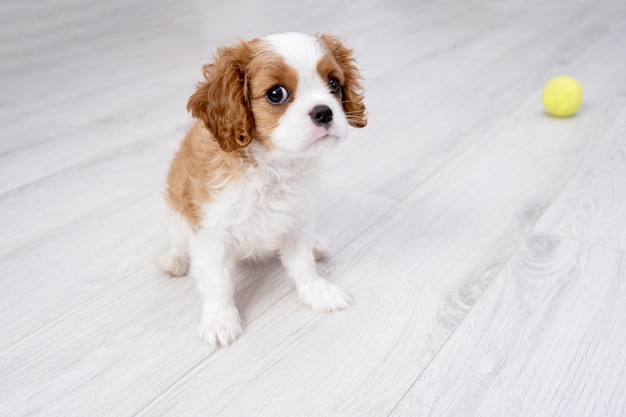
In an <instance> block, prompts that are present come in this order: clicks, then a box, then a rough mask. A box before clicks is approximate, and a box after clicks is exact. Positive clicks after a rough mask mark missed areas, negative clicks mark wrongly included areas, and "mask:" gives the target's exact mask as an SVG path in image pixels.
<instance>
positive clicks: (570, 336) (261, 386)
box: [0, 0, 626, 417]
mask: <svg viewBox="0 0 626 417" xmlns="http://www.w3.org/2000/svg"><path fill="white" fill-rule="evenodd" d="M261 3H266V4H261ZM285 30H297V31H303V32H309V33H315V32H318V31H321V32H330V33H333V34H337V35H341V36H343V37H345V38H346V39H347V40H348V42H349V44H350V45H351V46H352V47H354V49H355V51H356V54H357V56H358V61H359V64H360V66H361V68H362V70H363V74H364V76H365V77H366V104H367V105H368V107H369V114H370V124H369V126H368V128H367V129H364V130H362V131H358V132H353V134H352V136H351V139H350V141H349V143H347V144H346V145H345V146H344V147H343V148H341V149H340V150H339V151H338V152H336V153H334V154H332V155H330V156H329V157H328V158H327V159H326V163H325V170H324V174H323V182H322V186H321V187H320V190H319V192H318V195H319V198H318V200H319V229H320V232H321V233H322V234H324V235H326V236H327V237H328V238H330V239H331V241H332V243H333V255H332V258H331V259H330V260H328V261H327V262H325V263H323V264H321V265H319V269H320V271H321V273H322V274H323V275H325V276H326V277H328V279H329V280H331V281H333V282H335V283H338V284H339V285H341V286H343V287H345V288H346V289H348V290H349V291H350V292H351V293H352V294H353V296H354V298H355V300H356V304H355V306H354V308H352V309H351V310H350V311H348V312H344V313H340V314H336V315H330V316H325V315H319V314H315V313H313V312H311V311H309V310H308V309H307V308H305V307H303V306H302V305H301V304H300V303H299V302H298V299H297V296H296V294H295V292H294V289H293V288H292V286H291V285H290V283H289V281H288V280H287V279H286V277H285V274H284V272H283V271H282V269H281V268H280V267H279V265H278V264H277V262H275V261H270V262H268V263H266V264H262V265H255V264H244V265H242V266H241V268H240V270H239V272H238V274H237V276H236V286H237V298H236V301H237V304H238V306H239V309H240V311H241V312H242V315H243V318H244V320H245V325H246V330H245V334H244V335H243V337H242V338H241V339H239V340H238V341H237V342H236V343H235V344H234V345H232V346H231V347H229V348H227V349H221V350H218V351H211V350H210V349H209V347H208V346H206V345H204V344H202V343H201V342H200V341H199V340H198V339H197V338H196V335H195V330H196V326H197V320H198V319H199V303H198V301H199V297H198V295H197V294H196V292H195V289H194V283H193V281H192V280H190V279H168V278H166V277H165V276H163V275H161V274H160V273H159V272H157V270H156V268H155V267H154V264H153V261H154V259H155V257H156V256H157V255H158V254H160V253H161V252H162V251H163V250H164V249H165V248H166V242H165V239H164V237H163V235H162V227H161V217H162V214H163V211H164V210H163V203H162V199H161V192H162V190H163V183H164V176H165V173H166V169H167V164H168V161H169V159H170V158H171V156H172V153H173V152H174V150H175V149H176V147H177V144H178V142H179V140H180V139H181V137H182V134H183V132H184V130H185V128H186V126H187V125H188V124H189V119H188V115H187V114H186V112H185V104H186V99H187V97H188V96H189V94H190V93H191V91H192V89H193V86H194V83H195V81H197V80H198V79H199V76H200V70H199V68H200V66H201V64H202V63H204V62H206V60H207V57H208V56H209V55H210V54H211V52H212V50H213V49H214V48H215V47H216V46H217V45H220V44H222V43H225V42H229V41H232V40H234V39H235V38H236V37H237V36H242V37H245V38H248V37H254V36H260V35H264V34H267V33H271V32H278V31H285ZM560 74H569V75H572V76H575V77H577V78H578V79H579V80H580V81H581V82H582V84H583V86H584V87H585V103H584V106H583V108H582V109H581V111H580V113H579V114H578V115H577V116H576V117H574V118H571V119H566V120H557V119H552V118H549V117H547V116H545V115H544V113H543V112H542V108H541V104H540V99H539V98H540V93H541V89H542V87H543V85H544V84H545V82H547V81H548V80H549V79H550V78H551V77H552V76H555V75H560ZM0 92H1V95H0V232H1V239H0V271H1V273H0V325H1V330H0V415H2V416H23V415H29V416H30V415H40V416H100V415H107V416H131V415H143V416H162V415H168V416H213V415H219V416H233V417H242V416H274V417H275V416H296V417H298V416H324V417H326V416H394V417H397V416H454V417H458V416H480V417H483V416H567V417H575V416H585V417H589V416H610V417H618V416H625V415H626V3H624V2H623V1H622V0H614V1H611V0H607V1H604V0H592V1H582V0H576V1H565V0H556V1H538V0H529V1H526V0H483V1H440V2H425V1H410V0H406V1H401V0H392V1H385V2H382V1H380V2H376V1H371V0H342V1H330V0H315V1H308V2H306V3H301V2H289V1H269V0H267V1H263V2H253V1H248V2H242V1H233V2H228V1H223V2H222V1H211V0H184V1H178V2H175V1H158V2H149V1H131V2H125V1H116V2H106V1H103V2H91V1H87V0H56V1H50V2H35V1H34V0H29V1H19V2H18V1H14V2H8V1H6V2H2V3H1V4H0Z"/></svg>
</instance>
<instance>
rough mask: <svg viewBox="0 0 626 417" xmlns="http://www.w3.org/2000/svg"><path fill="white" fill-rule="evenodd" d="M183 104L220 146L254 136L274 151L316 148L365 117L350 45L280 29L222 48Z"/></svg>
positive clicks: (302, 152) (232, 146) (303, 152)
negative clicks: (277, 31) (187, 100)
mask: <svg viewBox="0 0 626 417" xmlns="http://www.w3.org/2000/svg"><path fill="white" fill-rule="evenodd" d="M204 75H205V81H204V82H202V83H200V84H199V85H198V89H197V90H196V92H195V93H194V94H193V95H192V96H191V97H190V98H189V102H188V109H189V110H190V111H191V113H192V115H193V116H194V117H196V118H199V119H201V120H203V121H204V122H205V124H206V126H207V128H208V129H209V130H210V131H211V133H212V135H213V137H214V138H215V139H216V140H217V141H218V143H219V144H220V147H221V148H222V149H223V150H225V151H235V150H239V149H242V148H244V147H246V146H248V145H249V144H250V143H251V142H252V141H253V140H256V141H257V142H258V143H259V144H261V145H262V146H264V147H265V148H266V149H267V150H269V151H271V152H273V153H274V154H276V155H279V156H285V157H296V156H311V155H318V154H320V153H321V152H323V151H325V150H328V149H330V148H331V147H332V146H333V145H335V144H336V143H337V142H338V141H340V140H341V139H343V138H344V137H345V136H346V134H347V130H348V126H349V125H351V126H354V127H364V126H365V125H366V123H367V119H366V115H365V106H364V104H363V94H362V89H361V83H360V80H361V78H360V75H359V72H358V70H357V68H356V65H355V63H354V59H353V58H352V52H351V51H350V50H349V49H347V48H346V47H345V46H343V45H342V43H341V42H340V41H339V40H338V39H337V38H334V37H330V36H325V35H322V36H319V37H313V36H308V35H303V34H299V33H282V34H276V35H270V36H268V37H265V38H261V39H255V40H253V41H250V42H243V41H242V42H240V43H239V44H237V45H235V46H230V47H226V48H221V49H219V50H218V52H217V53H216V55H215V58H214V62H213V63H212V64H208V65H205V66H204Z"/></svg>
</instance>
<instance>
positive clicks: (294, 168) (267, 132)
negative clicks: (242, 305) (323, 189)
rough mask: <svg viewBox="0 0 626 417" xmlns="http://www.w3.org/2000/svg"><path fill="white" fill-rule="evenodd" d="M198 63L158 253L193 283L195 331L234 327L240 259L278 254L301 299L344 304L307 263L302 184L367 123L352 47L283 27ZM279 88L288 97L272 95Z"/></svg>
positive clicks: (310, 253)
mask: <svg viewBox="0 0 626 417" xmlns="http://www.w3.org/2000/svg"><path fill="white" fill-rule="evenodd" d="M203 72H204V80H203V81H202V82H200V83H199V84H198V87H197V90H196V92H195V93H194V94H193V95H192V96H191V97H190V98H189V101H188V104H187V107H188V109H189V111H190V112H191V114H192V116H193V117H194V118H195V119H197V120H196V122H195V123H194V125H193V126H192V128H191V129H190V130H189V132H188V133H187V135H186V137H185V139H184V140H183V142H182V144H181V146H180V149H179V151H178V152H177V154H176V156H175V158H174V160H173V162H172V164H171V167H170V171H169V176H168V186H167V192H166V200H167V204H168V208H169V215H168V220H167V233H168V236H169V239H170V244H171V248H170V250H169V251H168V252H167V253H166V254H164V255H162V256H161V257H160V258H159V260H158V266H159V268H160V269H161V270H163V271H164V272H166V273H168V274H170V275H173V276H183V275H185V274H187V272H188V270H189V272H190V274H191V275H192V276H194V277H195V279H196V280H197V283H198V288H199V290H200V293H201V295H202V300H203V308H202V319H201V324H200V328H199V336H200V338H202V339H203V340H205V341H206V342H207V343H209V344H211V345H213V346H218V345H222V346H224V345H228V344H229V343H231V342H233V341H234V340H235V339H236V338H237V337H238V336H239V335H241V333H242V324H241V320H240V318H239V313H238V311H237V308H236V307H235V303H234V299H233V293H234V288H233V284H232V282H231V278H230V274H231V270H232V268H233V266H234V265H235V263H236V262H237V261H238V260H241V259H244V258H250V257H258V256H267V255H274V254H278V255H279V257H280V260H281V261H282V263H283V265H284V266H285V268H286V269H287V271H288V273H289V275H290V276H291V278H292V279H293V280H294V282H295V285H296V288H297V291H298V294H299V296H300V298H301V300H302V301H303V302H304V303H306V304H308V305H310V306H311V307H312V308H313V309H315V310H317V311H322V312H331V311H336V310H341V309H345V308H347V307H348V306H349V305H350V303H351V298H350V296H349V295H348V294H347V293H345V292H344V291H343V290H342V289H340V288H338V287H337V286H335V285H333V284H331V283H329V282H328V281H326V280H325V279H323V278H321V277H320V276H319V275H318V274H317V271H316V268H315V258H321V257H323V256H325V255H327V248H326V245H325V243H324V241H323V239H321V238H318V237H316V235H315V233H314V213H313V200H312V195H311V193H312V189H311V183H312V181H313V179H314V177H315V173H316V170H317V169H316V168H317V162H318V159H319V157H320V156H321V155H322V154H324V153H325V152H327V151H329V150H330V149H332V148H333V147H334V146H335V145H336V144H337V143H338V142H339V141H341V140H343V139H344V138H345V137H346V134H347V131H348V126H353V127H364V126H365V125H366V123H367V120H366V115H365V106H364V104H363V94H362V88H361V83H360V81H361V77H360V75H359V72H358V70H357V67H356V65H355V62H354V59H353V56H352V51H351V50H349V49H347V48H346V47H345V46H344V45H343V44H342V42H341V41H340V40H339V39H337V38H335V37H331V36H327V35H319V36H308V35H303V34H299V33H283V34H276V35H270V36H268V37H265V38H261V39H255V40H252V41H240V42H239V43H237V44H235V45H233V46H227V47H223V48H220V49H218V51H217V52H216V54H215V56H214V60H213V62H212V63H210V64H208V65H205V66H204V67H203ZM337 86H339V88H337ZM280 87H282V88H283V89H281V90H280V93H288V96H287V94H283V98H285V100H284V102H281V103H275V102H272V101H271V100H270V99H269V97H268V94H269V93H270V91H272V90H273V91H274V92H276V89H277V88H280ZM273 99H274V100H275V99H276V96H275V95H274V98H273ZM320 109H322V110H321V111H320ZM329 119H331V120H329Z"/></svg>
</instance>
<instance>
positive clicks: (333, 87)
mask: <svg viewBox="0 0 626 417" xmlns="http://www.w3.org/2000/svg"><path fill="white" fill-rule="evenodd" d="M328 86H329V87H330V92H331V93H333V94H337V93H338V92H339V90H340V89H341V86H340V85H339V81H337V79H336V78H331V79H330V80H328Z"/></svg>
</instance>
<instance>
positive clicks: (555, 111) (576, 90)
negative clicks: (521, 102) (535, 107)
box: [541, 76, 583, 117]
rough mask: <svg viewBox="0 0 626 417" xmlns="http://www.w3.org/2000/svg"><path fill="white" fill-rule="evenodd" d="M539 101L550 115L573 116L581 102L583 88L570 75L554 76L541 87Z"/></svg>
mask: <svg viewBox="0 0 626 417" xmlns="http://www.w3.org/2000/svg"><path fill="white" fill-rule="evenodd" d="M541 101H543V107H545V109H546V111H547V112H548V114H550V115H552V116H556V117H569V116H573V115H574V113H576V110H578V108H579V107H580V105H581V104H582V103H583V88H582V86H581V85H580V83H579V82H578V81H576V80H575V79H574V78H572V77H565V76H561V77H555V78H553V79H551V80H550V81H549V82H548V84H546V86H545V88H544V89H543V95H542V96H541Z"/></svg>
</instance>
